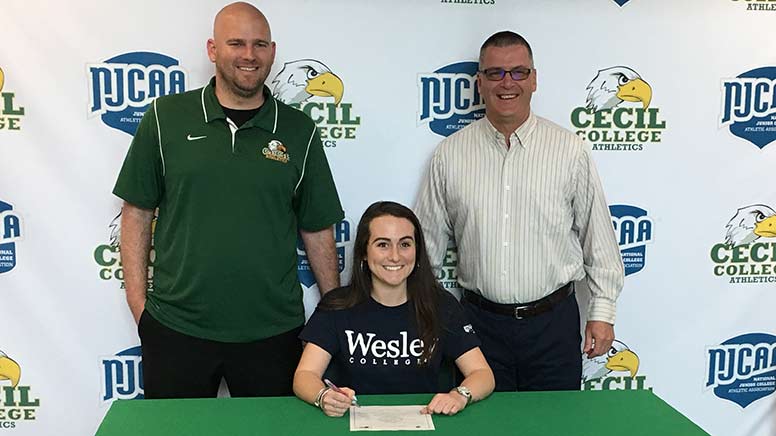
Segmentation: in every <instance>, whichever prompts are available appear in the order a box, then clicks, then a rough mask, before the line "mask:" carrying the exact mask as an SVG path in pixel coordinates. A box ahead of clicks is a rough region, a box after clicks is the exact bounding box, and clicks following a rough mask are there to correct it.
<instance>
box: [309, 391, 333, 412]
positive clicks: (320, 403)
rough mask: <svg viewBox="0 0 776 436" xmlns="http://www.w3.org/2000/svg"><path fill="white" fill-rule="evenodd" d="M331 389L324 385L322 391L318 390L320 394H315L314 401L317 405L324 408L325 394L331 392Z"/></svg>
mask: <svg viewBox="0 0 776 436" xmlns="http://www.w3.org/2000/svg"><path fill="white" fill-rule="evenodd" d="M330 389H331V388H329V387H327V386H324V387H322V388H321V390H320V391H318V395H316V396H315V401H314V402H313V404H314V405H315V407H318V408H319V409H321V410H323V396H324V395H326V392H329V390H330Z"/></svg>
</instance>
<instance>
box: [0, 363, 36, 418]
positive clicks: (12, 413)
mask: <svg viewBox="0 0 776 436" xmlns="http://www.w3.org/2000/svg"><path fill="white" fill-rule="evenodd" d="M21 376H22V366H21V365H20V364H19V363H18V361H17V360H15V359H13V358H11V357H10V356H9V355H7V354H5V353H4V352H3V351H2V350H0V430H3V429H11V428H17V425H18V424H21V423H25V422H30V421H34V420H35V419H36V413H37V411H38V408H39V407H40V399H39V398H36V397H35V396H34V395H33V394H32V388H31V387H30V386H29V385H25V384H23V383H22V379H21Z"/></svg>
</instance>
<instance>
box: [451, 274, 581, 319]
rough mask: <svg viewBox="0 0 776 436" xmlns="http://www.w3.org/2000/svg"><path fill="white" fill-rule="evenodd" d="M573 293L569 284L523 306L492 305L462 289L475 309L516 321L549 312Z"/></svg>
mask: <svg viewBox="0 0 776 436" xmlns="http://www.w3.org/2000/svg"><path fill="white" fill-rule="evenodd" d="M573 293H574V286H572V284H571V283H569V284H567V285H566V286H563V287H561V288H559V289H558V290H556V291H555V292H553V293H552V294H550V295H548V296H546V297H544V298H540V299H538V300H536V301H532V302H530V303H525V304H501V303H494V302H492V301H490V300H488V299H485V298H484V297H482V296H481V295H479V294H475V293H474V292H472V291H470V290H468V289H464V291H463V299H464V300H466V301H467V302H469V303H471V304H473V305H475V306H477V307H480V308H482V309H484V310H487V311H488V312H493V313H497V314H499V315H506V316H512V317H515V318H516V319H523V318H530V317H532V316H536V315H540V314H542V313H544V312H549V311H550V310H552V308H553V307H555V306H557V305H558V303H560V302H561V301H563V300H565V299H566V297H568V296H569V295H571V294H573Z"/></svg>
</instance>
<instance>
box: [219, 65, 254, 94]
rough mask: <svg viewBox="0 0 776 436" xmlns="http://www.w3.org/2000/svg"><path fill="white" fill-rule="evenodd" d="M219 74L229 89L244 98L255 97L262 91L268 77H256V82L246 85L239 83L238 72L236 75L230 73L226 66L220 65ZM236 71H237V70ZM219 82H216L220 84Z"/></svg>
mask: <svg viewBox="0 0 776 436" xmlns="http://www.w3.org/2000/svg"><path fill="white" fill-rule="evenodd" d="M217 69H218V72H219V73H220V74H219V75H220V76H221V77H222V78H223V79H224V82H225V83H223V85H224V86H226V87H227V88H229V91H231V92H232V94H234V95H237V96H239V97H242V98H252V97H255V96H256V94H258V93H259V92H261V90H262V88H263V87H264V81H265V80H266V79H267V77H266V76H264V77H261V76H259V77H258V78H257V79H256V82H255V83H253V84H251V86H249V87H246V86H242V85H241V84H240V83H238V81H237V78H236V74H235V75H229V74H227V72H226V71H225V69H224V68H221V67H218V66H217ZM235 73H236V72H235ZM218 85H219V84H216V86H218Z"/></svg>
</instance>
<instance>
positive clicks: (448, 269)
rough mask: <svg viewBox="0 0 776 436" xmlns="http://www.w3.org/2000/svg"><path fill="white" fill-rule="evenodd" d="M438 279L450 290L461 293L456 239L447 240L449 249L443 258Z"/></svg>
mask: <svg viewBox="0 0 776 436" xmlns="http://www.w3.org/2000/svg"><path fill="white" fill-rule="evenodd" d="M437 280H438V281H439V284H440V285H442V286H443V287H444V288H445V289H447V290H448V291H451V292H453V293H457V294H458V295H459V296H460V295H461V292H462V289H461V284H460V283H458V247H456V246H455V241H453V240H452V239H449V240H448V241H447V251H446V252H445V257H444V259H442V269H441V270H440V271H439V273H438V274H437Z"/></svg>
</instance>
